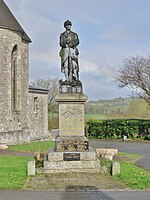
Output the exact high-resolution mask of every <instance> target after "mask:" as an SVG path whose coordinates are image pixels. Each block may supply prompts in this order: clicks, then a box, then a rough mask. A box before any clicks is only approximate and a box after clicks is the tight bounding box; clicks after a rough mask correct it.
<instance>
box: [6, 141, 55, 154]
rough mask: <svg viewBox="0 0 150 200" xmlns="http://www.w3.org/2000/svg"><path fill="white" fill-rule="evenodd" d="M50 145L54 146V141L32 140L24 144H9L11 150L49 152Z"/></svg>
mask: <svg viewBox="0 0 150 200" xmlns="http://www.w3.org/2000/svg"><path fill="white" fill-rule="evenodd" d="M49 147H54V142H52V141H48V142H31V143H28V144H23V145H14V146H9V150H14V151H24V152H26V151H28V152H41V153H44V152H47V151H48V149H49Z"/></svg>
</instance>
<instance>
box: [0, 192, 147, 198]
mask: <svg viewBox="0 0 150 200" xmlns="http://www.w3.org/2000/svg"><path fill="white" fill-rule="evenodd" d="M141 199H142V200H149V199H150V191H96V192H90V191H89V192H83V191H82V192H59V191H57V192H50V191H0V200H141Z"/></svg>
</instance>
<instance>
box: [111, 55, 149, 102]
mask: <svg viewBox="0 0 150 200" xmlns="http://www.w3.org/2000/svg"><path fill="white" fill-rule="evenodd" d="M115 80H116V81H117V84H118V86H119V87H121V88H122V87H128V88H131V89H133V90H134V91H136V93H137V94H138V96H139V97H142V98H143V99H145V100H146V102H148V104H149V105H150V57H148V58H144V57H140V56H136V57H131V58H127V59H125V60H124V61H123V65H122V67H121V68H120V70H119V71H118V75H117V76H116V77H115Z"/></svg>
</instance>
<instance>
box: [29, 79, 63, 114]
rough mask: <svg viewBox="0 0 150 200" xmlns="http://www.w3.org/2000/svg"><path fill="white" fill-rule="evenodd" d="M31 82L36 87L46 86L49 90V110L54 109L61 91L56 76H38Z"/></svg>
mask: <svg viewBox="0 0 150 200" xmlns="http://www.w3.org/2000/svg"><path fill="white" fill-rule="evenodd" d="M31 84H32V85H33V86H35V87H40V88H45V89H48V90H49V93H48V103H49V110H50V111H51V110H53V109H54V108H55V107H56V105H57V103H56V101H55V97H56V95H57V94H58V91H59V87H58V86H59V80H58V78H55V77H49V78H37V79H35V80H34V81H32V82H31Z"/></svg>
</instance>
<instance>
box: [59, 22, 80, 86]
mask: <svg viewBox="0 0 150 200" xmlns="http://www.w3.org/2000/svg"><path fill="white" fill-rule="evenodd" d="M64 27H65V29H66V31H64V32H63V33H62V34H61V35H60V46H61V50H60V57H61V72H63V73H64V74H65V78H66V81H67V82H73V81H78V80H79V64H78V55H79V51H78V49H77V46H78V45H79V38H78V35H77V33H74V32H73V31H71V27H72V23H71V22H70V21H69V20H67V21H65V22H64Z"/></svg>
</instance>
